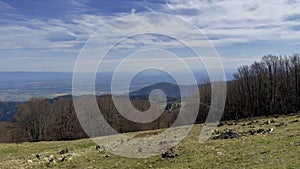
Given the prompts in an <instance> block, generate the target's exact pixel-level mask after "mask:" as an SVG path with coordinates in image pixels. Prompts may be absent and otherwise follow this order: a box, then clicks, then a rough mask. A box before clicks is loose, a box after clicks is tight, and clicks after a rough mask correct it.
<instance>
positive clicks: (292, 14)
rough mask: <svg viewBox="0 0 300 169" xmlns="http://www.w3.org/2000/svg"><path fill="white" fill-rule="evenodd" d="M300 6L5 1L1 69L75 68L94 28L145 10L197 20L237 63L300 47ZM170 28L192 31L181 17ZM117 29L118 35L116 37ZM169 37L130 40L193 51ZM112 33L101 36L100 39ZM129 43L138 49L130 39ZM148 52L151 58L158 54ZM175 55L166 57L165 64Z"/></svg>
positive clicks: (0, 9)
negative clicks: (175, 43)
mask: <svg viewBox="0 0 300 169" xmlns="http://www.w3.org/2000/svg"><path fill="white" fill-rule="evenodd" d="M299 6H300V1H297V0H277V1H276V2H275V1H272V0H265V1H261V0H252V1H243V0H229V1H223V0H157V1H149V0H130V1H129V0H108V1H107V0H94V1H92V0H68V1H65V0H61V1H57V0H55V1H54V0H27V1H21V0H0V25H1V26H0V35H1V36H0V44H1V45H0V59H1V62H0V71H64V72H71V71H73V69H74V64H75V62H76V59H77V57H78V54H79V52H80V50H81V48H82V47H83V45H84V44H85V42H86V41H87V40H88V39H89V37H90V36H91V35H93V34H94V33H95V31H97V30H98V29H100V28H101V27H102V26H103V25H105V24H106V23H107V22H110V21H112V20H114V19H116V18H119V17H122V16H126V15H129V14H132V15H136V14H139V13H141V12H161V13H167V14H172V15H175V16H177V17H180V18H183V19H185V20H187V21H188V22H190V23H192V24H194V25H195V26H196V27H198V28H199V29H200V30H201V31H202V32H203V33H204V34H205V35H206V36H207V37H208V38H209V39H210V40H211V42H212V44H213V45H214V46H215V47H216V50H217V52H218V53H219V55H220V57H221V59H222V61H223V64H224V66H225V68H236V67H238V66H239V65H241V64H249V63H251V62H253V61H255V60H259V59H260V57H261V56H263V55H266V54H269V53H272V54H282V55H290V54H293V53H297V52H299V47H300V11H299ZM297 7H298V9H297ZM137 18H139V20H137V21H136V23H137V25H142V26H143V25H144V26H152V25H155V23H154V22H153V21H151V19H144V20H143V19H141V18H140V17H137ZM156 20H157V18H156ZM124 31H126V30H125V29H124ZM170 31H174V32H178V34H186V33H187V32H186V30H184V29H181V25H178V26H176V24H174V25H173V27H172V28H171V29H170ZM118 33H120V32H117V33H116V34H114V33H112V36H114V35H115V36H116V38H117V34H118ZM190 35H191V36H190V37H191V41H192V42H193V43H192V44H194V46H195V47H198V46H197V44H201V41H200V40H199V39H197V38H195V37H194V36H193V32H191V33H190ZM147 38H148V39H147ZM155 38H157V39H155ZM163 38H164V37H163V36H160V37H149V36H147V35H145V36H140V37H136V38H135V39H134V40H135V42H132V41H130V40H129V41H128V43H129V44H131V45H132V44H134V46H135V47H137V48H138V47H141V46H147V45H149V43H153V42H156V43H159V45H162V46H164V45H165V46H167V47H166V48H172V50H170V51H172V52H174V53H175V54H179V55H186V56H187V55H189V54H187V53H188V52H187V53H186V51H185V50H184V49H182V48H176V47H175V46H174V43H173V41H172V40H168V39H163ZM111 39H112V38H111V37H110V38H109V39H102V43H100V46H101V45H104V46H105V42H107V41H109V40H111ZM149 39H150V40H151V41H150V40H149ZM126 47H128V48H132V46H130V45H129V46H128V45H123V48H126ZM123 48H116V49H115V51H113V52H112V53H111V55H110V56H108V58H107V60H108V62H107V65H108V66H106V67H105V68H104V69H105V71H109V70H110V69H113V68H114V66H110V65H109V64H113V63H117V62H118V60H120V59H122V56H125V55H128V54H129V53H130V52H132V51H128V50H127V51H126V50H123ZM143 54H144V56H145V58H146V60H145V61H146V62H148V61H149V59H153V58H151V57H152V56H151V55H149V54H146V53H143ZM154 58H155V59H156V60H160V58H159V57H154ZM170 60H171V59H170ZM170 60H168V59H166V58H164V59H162V60H161V61H159V63H170ZM138 63H140V64H143V60H139V62H138ZM171 63H172V62H171ZM170 65H172V64H170ZM175 67H176V66H175Z"/></svg>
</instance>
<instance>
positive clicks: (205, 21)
mask: <svg viewBox="0 0 300 169" xmlns="http://www.w3.org/2000/svg"><path fill="white" fill-rule="evenodd" d="M299 6H300V1H291V0H277V1H273V0H265V1H261V0H252V1H242V0H230V1H223V0H168V3H167V4H166V6H165V9H166V11H168V12H170V13H174V14H177V15H179V16H181V17H183V18H185V19H187V20H188V21H190V22H192V23H194V24H195V25H197V26H198V27H201V28H202V30H203V32H204V33H206V34H207V35H208V36H209V37H213V39H216V38H217V39H219V40H213V42H215V43H214V44H215V45H226V44H232V43H240V42H251V41H255V40H266V41H274V40H286V41H289V40H291V41H294V40H299V39H300V36H299V34H298V32H297V31H293V30H291V27H292V26H295V25H299V24H300V20H287V18H288V17H290V16H295V15H297V14H298V15H299ZM189 11H194V12H193V13H191V14H190V13H189ZM287 35H290V36H287Z"/></svg>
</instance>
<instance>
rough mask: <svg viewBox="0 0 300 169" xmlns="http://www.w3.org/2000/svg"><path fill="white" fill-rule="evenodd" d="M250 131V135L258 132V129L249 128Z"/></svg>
mask: <svg viewBox="0 0 300 169" xmlns="http://www.w3.org/2000/svg"><path fill="white" fill-rule="evenodd" d="M248 133H249V134H250V135H255V134H256V133H257V132H256V130H254V129H252V130H249V132H248Z"/></svg>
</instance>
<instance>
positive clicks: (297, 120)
mask: <svg viewBox="0 0 300 169" xmlns="http://www.w3.org/2000/svg"><path fill="white" fill-rule="evenodd" d="M298 122H299V119H296V120H293V121H292V122H291V123H298Z"/></svg>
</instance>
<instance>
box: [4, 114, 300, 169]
mask: <svg viewBox="0 0 300 169" xmlns="http://www.w3.org/2000/svg"><path fill="white" fill-rule="evenodd" d="M299 120H300V116H299V115H292V116H281V117H278V118H275V117H269V118H260V119H259V118H257V119H251V120H246V121H245V120H240V121H229V122H226V123H222V124H223V125H222V126H220V127H218V129H217V130H218V132H217V133H219V135H217V133H216V134H215V135H214V136H213V137H214V138H215V139H211V140H209V141H207V142H205V143H204V144H201V143H198V137H199V133H200V130H201V128H202V125H195V126H194V127H193V129H192V131H191V133H190V134H189V135H188V136H187V137H186V138H185V139H184V141H182V142H181V143H180V144H179V145H177V146H176V147H175V148H174V150H176V152H177V153H178V155H179V156H176V157H175V158H161V156H159V155H158V156H154V157H151V158H147V159H129V158H123V157H119V156H116V155H113V154H110V153H109V152H107V151H105V150H103V149H100V150H96V149H95V146H96V144H95V143H93V142H92V141H90V140H89V139H82V140H76V141H63V142H39V143H21V144H0V149H1V151H0V168H47V167H53V168H299V167H300V156H299V154H300V122H299ZM229 130H230V132H228V131H229ZM158 132H159V131H146V132H137V133H128V134H130V135H133V136H136V137H144V136H148V137H149V136H151V135H155V134H157V133H158ZM224 133H225V135H224ZM226 133H227V134H228V133H235V134H230V135H229V137H235V136H237V138H233V139H220V138H222V137H223V138H226V137H224V136H226ZM63 149H68V150H69V151H71V152H73V153H68V154H67V155H69V156H67V155H60V151H61V150H63ZM37 153H39V154H41V158H40V159H37V158H36V157H35V156H36V154H37ZM51 155H52V156H53V159H54V160H53V161H54V162H49V156H51ZM65 157H66V158H65ZM70 158H71V159H70ZM63 159H64V160H63Z"/></svg>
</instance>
